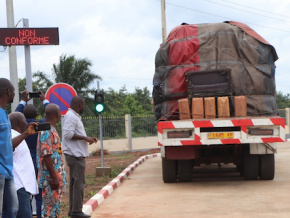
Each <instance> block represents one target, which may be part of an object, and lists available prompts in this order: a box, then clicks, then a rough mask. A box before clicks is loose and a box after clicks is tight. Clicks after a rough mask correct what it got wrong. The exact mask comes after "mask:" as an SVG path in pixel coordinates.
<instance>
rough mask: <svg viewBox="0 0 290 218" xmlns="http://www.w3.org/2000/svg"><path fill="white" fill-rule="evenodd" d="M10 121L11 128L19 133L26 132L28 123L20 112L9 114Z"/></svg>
mask: <svg viewBox="0 0 290 218" xmlns="http://www.w3.org/2000/svg"><path fill="white" fill-rule="evenodd" d="M9 119H10V122H11V128H12V129H14V130H17V131H18V132H21V133H22V132H24V131H25V129H26V127H27V123H26V119H25V117H24V115H23V114H22V113H20V112H12V113H10V114H9Z"/></svg>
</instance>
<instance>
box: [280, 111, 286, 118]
mask: <svg viewBox="0 0 290 218" xmlns="http://www.w3.org/2000/svg"><path fill="white" fill-rule="evenodd" d="M279 116H280V117H284V118H286V109H279Z"/></svg>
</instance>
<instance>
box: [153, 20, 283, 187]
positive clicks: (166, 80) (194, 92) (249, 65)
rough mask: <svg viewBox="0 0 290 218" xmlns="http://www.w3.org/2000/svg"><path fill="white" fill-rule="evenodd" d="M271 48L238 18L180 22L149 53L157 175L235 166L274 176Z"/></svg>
mask: <svg viewBox="0 0 290 218" xmlns="http://www.w3.org/2000/svg"><path fill="white" fill-rule="evenodd" d="M277 58H278V57H277V54H276V51H275V49H274V47H273V46H271V45H270V44H269V43H268V42H267V41H266V40H264V39H263V38H262V37H261V36H260V35H258V34H257V33H256V32H254V31H253V30H252V29H250V28H249V27H248V26H246V25H244V24H241V23H237V22H226V23H223V24H201V25H188V24H183V25H180V26H178V27H176V28H174V29H173V30H172V31H171V33H170V34H169V36H168V39H167V41H166V42H165V43H163V44H161V46H160V49H159V50H158V52H157V54H156V59H155V65H156V70H155V75H154V78H153V85H154V88H153V99H154V106H155V115H156V119H157V120H158V124H157V128H158V144H159V146H161V157H162V173H163V181H164V182H165V183H168V182H176V181H180V182H188V181H191V180H192V173H194V167H195V166H200V165H203V164H214V163H216V164H218V165H220V164H222V163H224V164H230V163H231V164H234V165H236V168H237V170H238V171H239V172H240V173H241V175H242V176H243V177H244V178H245V179H248V180H249V179H250V180H254V179H262V180H272V179H273V178H274V175H275V158H274V154H275V153H276V151H277V145H276V143H277V142H284V141H285V120H284V118H281V117H279V116H278V109H277V105H276V100H275V91H276V86H275V64H274V62H275V61H276V60H277Z"/></svg>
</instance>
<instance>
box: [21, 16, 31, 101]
mask: <svg viewBox="0 0 290 218" xmlns="http://www.w3.org/2000/svg"><path fill="white" fill-rule="evenodd" d="M23 27H24V28H28V27H29V20H28V19H23ZM24 54H25V71H26V90H27V91H29V92H33V91H32V75H31V55H30V45H24ZM30 103H31V104H33V99H31V100H30Z"/></svg>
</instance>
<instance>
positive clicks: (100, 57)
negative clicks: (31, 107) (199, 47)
mask: <svg viewBox="0 0 290 218" xmlns="http://www.w3.org/2000/svg"><path fill="white" fill-rule="evenodd" d="M13 6H14V21H15V24H16V23H17V22H18V21H19V20H21V19H22V18H26V19H29V26H30V27H58V28H59V40H60V44H59V45H56V46H55V45H41V46H30V49H31V65H32V66H31V68H32V73H34V72H37V71H42V72H44V73H46V74H47V75H48V76H49V77H50V78H51V79H53V78H52V66H53V64H57V63H58V62H59V57H60V56H61V55H67V56H70V55H75V57H76V58H87V59H89V60H90V61H91V62H92V64H93V65H92V67H91V71H92V72H93V73H94V74H97V75H99V76H101V77H102V80H101V81H100V88H101V89H104V90H108V88H112V89H114V90H115V91H118V90H119V89H120V88H121V87H123V86H126V88H127V91H128V92H131V93H132V92H134V90H135V88H136V87H138V88H142V89H143V88H145V87H147V88H148V89H149V90H150V91H151V90H152V78H153V75H154V62H155V54H156V52H157V50H158V48H159V46H160V44H161V43H162V34H161V4H160V0H110V1H108V0H82V1H79V0H49V1H48V0H43V1H39V0H25V1H23V0H14V1H13ZM289 11H290V1H289V0H267V1H265V0H255V1H253V0H240V1H236V0H198V1H197V0H195V1H194V0H169V1H166V27H167V34H169V32H170V31H171V30H172V29H173V28H174V27H176V26H178V25H180V24H181V23H183V22H185V23H189V24H198V23H217V22H223V21H226V20H233V21H239V22H243V23H246V24H248V25H249V26H250V27H251V28H252V29H254V30H255V31H256V32H258V33H259V34H260V35H261V36H263V37H264V38H265V39H266V40H267V41H268V42H269V43H271V44H272V45H273V46H274V47H275V49H276V51H277V54H278V56H279V60H277V61H276V66H277V68H276V87H277V91H282V92H283V94H287V93H290V88H289V87H290V86H289V79H290V76H289V74H288V71H289V67H288V63H289V60H290V15H289ZM5 27H7V19H6V1H5V0H0V28H5ZM18 27H23V23H22V21H20V22H19V24H18ZM8 59H9V56H8V49H6V50H5V48H4V47H2V46H0V77H5V78H7V79H9V78H10V73H9V61H8ZM17 69H18V77H19V78H24V77H25V57H24V47H23V46H17ZM93 86H96V84H93ZM92 88H93V87H92Z"/></svg>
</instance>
